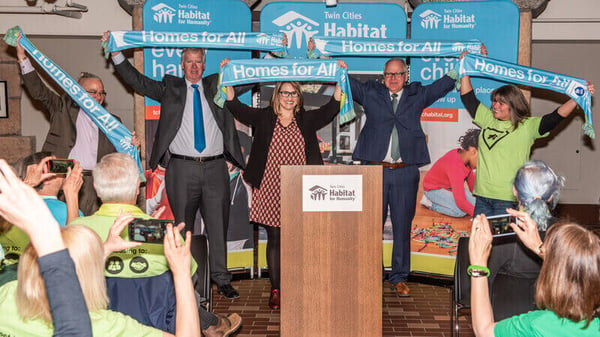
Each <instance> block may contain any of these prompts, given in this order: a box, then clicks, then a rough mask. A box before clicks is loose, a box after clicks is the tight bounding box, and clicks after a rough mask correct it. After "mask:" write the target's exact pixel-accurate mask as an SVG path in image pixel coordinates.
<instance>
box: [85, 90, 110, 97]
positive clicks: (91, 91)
mask: <svg viewBox="0 0 600 337" xmlns="http://www.w3.org/2000/svg"><path fill="white" fill-rule="evenodd" d="M86 91H87V93H88V94H90V95H100V96H106V91H104V90H103V91H96V90H86Z"/></svg>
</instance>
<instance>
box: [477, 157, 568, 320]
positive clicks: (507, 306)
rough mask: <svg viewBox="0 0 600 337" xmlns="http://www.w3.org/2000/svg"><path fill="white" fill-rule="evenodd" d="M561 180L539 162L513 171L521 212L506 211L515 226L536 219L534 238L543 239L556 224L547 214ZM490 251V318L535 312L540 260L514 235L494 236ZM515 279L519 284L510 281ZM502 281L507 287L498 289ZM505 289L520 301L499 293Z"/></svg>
mask: <svg viewBox="0 0 600 337" xmlns="http://www.w3.org/2000/svg"><path fill="white" fill-rule="evenodd" d="M563 181H564V179H563V178H562V177H560V176H558V175H556V174H555V173H554V171H553V170H552V169H551V168H550V167H549V166H548V165H546V164H545V163H544V162H542V161H539V160H534V161H529V162H527V163H525V164H524V165H523V166H522V167H521V168H520V169H519V170H518V171H517V175H516V177H515V181H514V182H515V184H514V193H515V195H516V196H517V200H518V202H519V206H520V209H521V210H522V212H520V211H516V210H512V209H508V210H506V211H507V212H511V213H512V214H513V215H517V219H519V223H521V221H525V220H526V219H531V218H534V219H536V221H538V222H537V223H535V222H533V223H534V224H535V225H534V227H535V232H536V233H537V235H538V237H543V236H544V234H545V231H546V229H547V228H548V226H549V225H551V224H553V223H554V222H555V221H556V219H555V218H553V217H552V214H551V213H550V211H551V210H552V209H553V208H554V206H555V205H556V204H558V201H559V199H560V191H561V188H562V187H563ZM534 196H536V197H534ZM529 212H531V213H529ZM530 216H531V217H530ZM492 250H493V253H494V254H492V255H491V257H490V258H489V260H488V267H489V268H490V274H489V276H488V277H489V282H490V284H494V283H496V286H495V287H494V289H493V291H494V296H493V297H492V307H493V310H494V317H495V318H496V319H497V320H499V319H502V318H505V317H510V316H513V315H515V314H520V313H524V312H527V311H529V310H533V309H535V301H534V293H535V280H536V279H537V277H538V274H539V272H540V268H541V266H542V261H541V259H540V258H539V257H538V256H536V255H535V254H534V253H532V252H531V251H530V250H528V249H526V248H525V247H524V246H523V245H522V244H521V243H520V242H519V240H517V237H516V236H515V235H505V236H503V237H498V238H497V239H495V241H494V246H493V247H492ZM515 279H518V280H519V281H518V282H513V281H512V280H515ZM503 282H504V283H505V284H507V285H508V286H499V284H501V283H503ZM513 283H514V284H513ZM507 290H508V291H511V292H516V291H518V292H519V293H520V294H521V298H519V300H518V301H516V300H515V299H514V298H512V297H511V296H509V295H508V294H505V293H503V292H505V291H507Z"/></svg>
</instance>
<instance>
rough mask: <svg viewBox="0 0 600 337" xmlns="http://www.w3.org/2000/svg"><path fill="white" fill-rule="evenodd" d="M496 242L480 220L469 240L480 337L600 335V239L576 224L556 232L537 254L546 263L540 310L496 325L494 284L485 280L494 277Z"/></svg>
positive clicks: (540, 286) (538, 289) (475, 317)
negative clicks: (491, 294)
mask: <svg viewBox="0 0 600 337" xmlns="http://www.w3.org/2000/svg"><path fill="white" fill-rule="evenodd" d="M530 225H531V223H529V224H527V225H525V224H523V225H522V224H519V225H514V226H528V227H530ZM491 242H492V234H491V231H490V226H489V223H488V221H487V219H486V217H485V216H484V215H478V216H477V217H476V218H475V220H474V221H473V227H472V232H471V237H470V240H469V258H470V261H471V266H469V272H470V275H471V314H472V323H473V330H474V331H475V335H476V336H478V337H483V336H496V337H500V336H511V337H513V336H546V337H547V336H550V337H551V336H600V319H599V318H598V312H597V310H598V309H599V308H600V239H599V238H598V236H596V235H595V234H594V233H592V232H591V231H589V230H587V229H585V228H583V227H581V226H579V225H577V224H574V223H568V224H562V225H561V224H556V225H554V226H552V227H550V229H549V230H548V231H547V233H546V238H545V242H544V243H543V244H542V245H539V246H537V247H536V248H535V249H534V251H535V253H537V254H538V255H540V256H541V257H543V258H544V262H543V265H542V269H541V271H540V275H539V278H538V282H537V287H536V296H535V297H536V305H537V307H538V308H539V309H538V310H535V311H530V312H528V313H526V314H522V315H518V316H513V317H510V318H508V319H505V320H502V321H499V322H494V317H493V314H492V306H491V304H490V299H489V289H488V282H487V278H486V277H483V276H486V275H487V274H489V270H488V269H487V261H488V257H489V255H490V251H491ZM526 245H527V246H528V247H530V245H528V244H527V243H526Z"/></svg>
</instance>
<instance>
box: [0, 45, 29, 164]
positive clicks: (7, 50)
mask: <svg viewBox="0 0 600 337" xmlns="http://www.w3.org/2000/svg"><path fill="white" fill-rule="evenodd" d="M0 81H6V86H7V91H8V96H7V102H8V118H0V158H3V159H6V160H7V161H8V162H9V163H12V162H14V161H16V160H17V159H19V158H21V157H23V156H26V155H29V154H31V153H33V151H34V149H35V137H32V136H28V137H24V136H22V133H21V94H22V92H23V91H22V87H21V78H20V76H19V66H18V64H17V61H16V56H15V50H14V48H12V47H10V46H8V45H7V44H6V43H5V42H4V40H0Z"/></svg>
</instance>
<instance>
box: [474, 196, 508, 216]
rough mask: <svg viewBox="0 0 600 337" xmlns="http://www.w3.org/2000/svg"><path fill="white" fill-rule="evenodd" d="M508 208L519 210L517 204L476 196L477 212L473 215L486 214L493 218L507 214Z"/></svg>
mask: <svg viewBox="0 0 600 337" xmlns="http://www.w3.org/2000/svg"><path fill="white" fill-rule="evenodd" d="M507 208H517V203H516V202H512V201H506V200H498V199H491V198H486V197H481V196H476V197H475V211H474V212H473V215H474V216H475V215H479V214H485V215H486V216H492V215H499V214H506V209H507Z"/></svg>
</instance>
